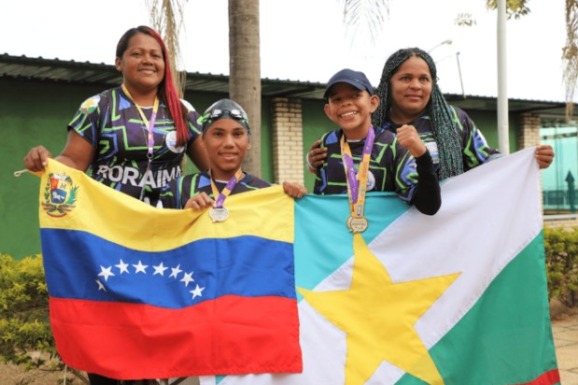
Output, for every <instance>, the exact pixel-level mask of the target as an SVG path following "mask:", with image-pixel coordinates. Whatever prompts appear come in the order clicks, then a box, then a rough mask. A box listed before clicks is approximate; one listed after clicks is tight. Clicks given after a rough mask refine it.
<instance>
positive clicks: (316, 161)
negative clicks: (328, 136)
mask: <svg viewBox="0 0 578 385" xmlns="http://www.w3.org/2000/svg"><path fill="white" fill-rule="evenodd" d="M326 158H327V147H321V140H316V141H315V142H313V143H312V144H311V147H309V152H308V153H307V157H306V158H305V161H306V163H307V169H308V170H309V172H310V173H312V174H316V173H317V169H318V168H319V167H321V166H323V162H325V159H326Z"/></svg>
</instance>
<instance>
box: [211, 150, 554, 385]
mask: <svg viewBox="0 0 578 385" xmlns="http://www.w3.org/2000/svg"><path fill="white" fill-rule="evenodd" d="M533 153H534V149H533V148H531V149H526V150H523V151H520V152H517V153H515V154H512V155H508V156H504V157H502V158H500V159H497V160H494V161H492V162H490V163H489V164H486V165H484V166H481V167H477V168H476V169H474V170H471V171H468V172H467V173H465V174H462V175H460V176H457V177H454V178H451V179H449V180H447V181H445V182H444V183H443V184H442V207H441V209H440V211H439V212H438V213H437V214H436V215H434V216H431V217H430V216H426V215H422V214H420V213H419V212H418V211H417V210H416V209H415V208H408V207H407V206H406V205H404V204H403V203H402V202H401V201H400V200H399V199H398V198H396V197H395V196H393V195H390V194H376V195H371V196H370V197H368V200H367V204H368V207H367V208H366V212H368V213H369V215H368V219H369V223H370V226H369V229H368V230H367V231H366V232H364V233H363V234H362V236H359V235H356V236H353V235H351V234H350V233H349V232H348V230H347V228H346V226H345V219H346V218H347V216H348V203H347V197H345V196H330V197H316V196H307V197H305V198H303V199H301V200H299V201H298V202H297V203H296V205H295V222H296V223H295V258H296V259H295V266H296V278H295V279H296V286H297V290H298V300H299V304H298V309H299V320H300V341H301V349H302V354H303V372H302V373H296V374H248V375H227V376H218V377H213V376H206V377H202V378H201V382H202V384H203V385H208V384H216V383H218V384H219V385H362V384H364V385H378V384H379V385H389V384H397V385H418V384H430V385H434V384H435V385H441V384H445V385H514V384H516V385H554V384H560V377H559V373H558V369H557V363H556V356H555V350H554V344H553V338H552V331H551V324H550V317H549V307H548V297H547V284H546V267H545V261H544V246H543V232H542V229H543V221H542V216H541V205H540V186H539V170H538V167H537V165H536V162H535V160H534V157H533Z"/></svg>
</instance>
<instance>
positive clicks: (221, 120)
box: [161, 99, 307, 222]
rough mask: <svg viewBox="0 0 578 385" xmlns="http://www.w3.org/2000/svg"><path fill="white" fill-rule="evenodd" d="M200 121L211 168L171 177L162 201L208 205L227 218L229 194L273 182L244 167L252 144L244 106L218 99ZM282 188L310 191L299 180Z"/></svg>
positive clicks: (295, 194)
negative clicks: (226, 203) (251, 172)
mask: <svg viewBox="0 0 578 385" xmlns="http://www.w3.org/2000/svg"><path fill="white" fill-rule="evenodd" d="M200 122H201V125H202V129H203V134H202V138H203V143H204V145H205V148H206V149H207V153H208V155H209V169H208V170H206V171H201V172H199V173H194V174H190V175H186V176H182V177H180V178H178V179H176V180H174V181H172V182H171V183H170V184H168V185H166V186H165V187H164V188H163V191H162V192H161V201H162V203H163V207H165V208H168V207H170V208H177V209H182V208H184V209H193V210H204V209H209V210H210V211H209V215H210V216H211V218H212V219H213V221H215V222H219V221H224V220H226V219H227V216H228V212H227V210H226V205H224V201H225V199H226V197H227V196H228V195H230V194H239V193H242V192H246V191H251V190H255V189H260V188H265V187H269V186H271V183H269V182H267V181H265V180H263V179H260V178H257V177H256V176H253V175H251V174H249V173H247V172H245V171H243V170H242V168H241V164H242V162H243V159H244V158H245V153H246V152H247V150H249V149H250V148H251V141H250V137H251V129H250V127H249V119H248V118H247V113H246V112H245V110H244V109H243V107H241V106H240V105H239V104H238V103H237V102H235V101H233V100H231V99H221V100H218V101H217V102H215V103H213V104H212V105H211V106H210V107H209V108H207V110H206V111H205V112H204V114H203V115H202V116H201V118H200ZM283 188H284V191H285V193H286V194H288V195H289V196H291V197H292V198H301V197H302V196H303V195H305V194H306V193H307V190H306V189H305V187H304V186H301V185H299V184H297V183H291V182H284V183H283Z"/></svg>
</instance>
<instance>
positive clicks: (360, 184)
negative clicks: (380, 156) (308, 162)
mask: <svg viewBox="0 0 578 385" xmlns="http://www.w3.org/2000/svg"><path fill="white" fill-rule="evenodd" d="M374 140H375V131H374V130H373V127H370V128H369V131H368V132H367V136H366V137H365V143H364V144H363V155H362V157H361V162H360V163H359V171H358V172H357V173H356V172H355V165H354V163H353V157H352V156H351V149H350V148H349V143H347V140H345V135H342V136H341V142H340V144H341V158H342V159H343V168H344V170H345V176H346V179H347V195H348V196H349V204H350V211H351V216H353V217H356V218H361V217H363V210H364V207H365V193H366V192H367V178H368V175H369V160H370V157H371V150H372V148H373V141H374Z"/></svg>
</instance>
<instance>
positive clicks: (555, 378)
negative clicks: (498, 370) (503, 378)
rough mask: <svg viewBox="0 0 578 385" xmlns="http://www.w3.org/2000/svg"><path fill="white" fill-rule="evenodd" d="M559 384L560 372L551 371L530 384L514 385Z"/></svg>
mask: <svg viewBox="0 0 578 385" xmlns="http://www.w3.org/2000/svg"><path fill="white" fill-rule="evenodd" d="M559 383H560V372H559V371H558V369H552V370H550V371H548V372H545V373H542V375H541V376H540V377H538V378H536V379H535V380H533V381H530V382H524V383H523V384H516V385H556V384H559Z"/></svg>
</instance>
